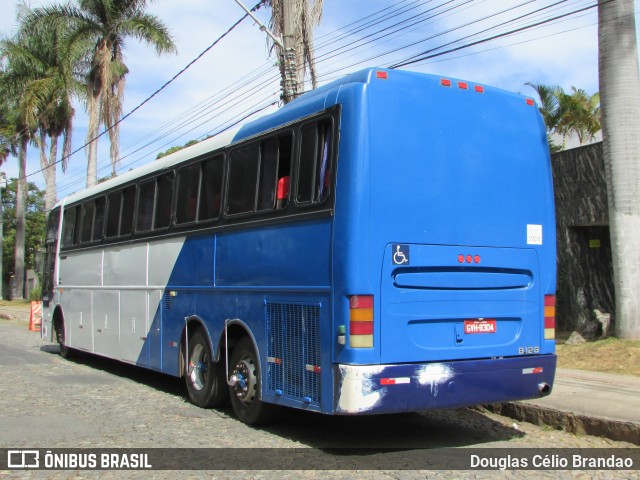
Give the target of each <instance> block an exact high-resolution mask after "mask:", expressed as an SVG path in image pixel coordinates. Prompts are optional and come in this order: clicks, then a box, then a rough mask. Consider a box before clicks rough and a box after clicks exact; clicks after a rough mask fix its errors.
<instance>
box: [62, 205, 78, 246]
mask: <svg viewBox="0 0 640 480" xmlns="http://www.w3.org/2000/svg"><path fill="white" fill-rule="evenodd" d="M79 210H80V206H79V205H78V206H76V207H69V208H65V209H64V219H63V222H64V230H63V232H62V246H63V247H71V246H73V245H75V244H77V243H78V237H79V235H80V228H79V225H78V224H79V222H80V215H79V214H78V211H79Z"/></svg>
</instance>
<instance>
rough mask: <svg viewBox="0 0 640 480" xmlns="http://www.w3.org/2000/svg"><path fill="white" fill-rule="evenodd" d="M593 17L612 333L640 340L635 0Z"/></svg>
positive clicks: (639, 97)
mask: <svg viewBox="0 0 640 480" xmlns="http://www.w3.org/2000/svg"><path fill="white" fill-rule="evenodd" d="M598 18H599V22H598V23H599V29H598V32H599V42H600V52H599V74H600V100H601V112H602V136H603V142H604V160H605V167H606V175H607V190H608V196H609V225H610V231H611V248H612V254H613V274H614V285H615V292H616V312H615V323H616V335H617V336H618V337H620V338H633V339H640V128H639V126H640V77H639V74H638V50H637V44H636V30H635V17H634V2H633V0H631V1H624V2H623V1H603V0H600V2H599V6H598Z"/></svg>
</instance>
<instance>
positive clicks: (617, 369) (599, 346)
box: [556, 337, 640, 376]
mask: <svg viewBox="0 0 640 480" xmlns="http://www.w3.org/2000/svg"><path fill="white" fill-rule="evenodd" d="M556 353H557V355H558V367H560V368H575V369H578V370H591V371H595V372H605V373H617V374H620V375H635V376H640V340H620V339H618V338H614V337H609V338H605V339H604V340H596V341H593V342H587V343H580V344H577V345H564V344H561V343H560V341H559V342H558V345H557V346H556Z"/></svg>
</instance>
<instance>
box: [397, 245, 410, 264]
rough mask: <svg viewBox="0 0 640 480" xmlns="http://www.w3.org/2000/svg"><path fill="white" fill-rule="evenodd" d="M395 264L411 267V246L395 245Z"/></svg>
mask: <svg viewBox="0 0 640 480" xmlns="http://www.w3.org/2000/svg"><path fill="white" fill-rule="evenodd" d="M393 264H394V265H409V245H401V244H397V243H394V244H393Z"/></svg>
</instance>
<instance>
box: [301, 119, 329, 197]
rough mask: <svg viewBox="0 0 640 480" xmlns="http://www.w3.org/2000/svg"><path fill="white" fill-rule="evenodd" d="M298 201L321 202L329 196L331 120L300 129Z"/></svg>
mask: <svg viewBox="0 0 640 480" xmlns="http://www.w3.org/2000/svg"><path fill="white" fill-rule="evenodd" d="M298 165H299V168H298V184H297V187H298V190H297V192H298V194H297V198H296V199H297V201H298V203H303V204H304V203H320V202H322V201H324V200H325V199H326V198H327V194H328V192H329V183H330V179H331V121H330V120H322V121H320V122H317V123H313V124H310V125H305V126H303V127H302V129H301V130H300V159H299V164H298Z"/></svg>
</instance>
